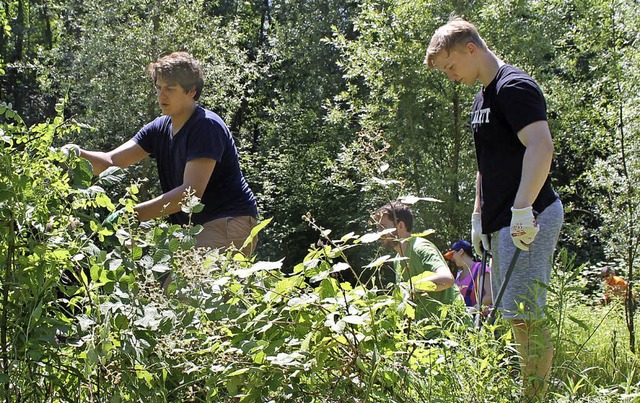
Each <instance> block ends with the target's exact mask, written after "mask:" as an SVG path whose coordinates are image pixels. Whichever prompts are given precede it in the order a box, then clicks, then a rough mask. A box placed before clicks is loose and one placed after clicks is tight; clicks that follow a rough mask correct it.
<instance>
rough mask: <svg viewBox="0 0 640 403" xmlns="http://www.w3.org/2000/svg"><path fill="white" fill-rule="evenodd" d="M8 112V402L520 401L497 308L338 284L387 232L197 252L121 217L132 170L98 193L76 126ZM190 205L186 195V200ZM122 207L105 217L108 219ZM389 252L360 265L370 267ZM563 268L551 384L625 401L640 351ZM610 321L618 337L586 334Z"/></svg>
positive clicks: (113, 173) (185, 234)
mask: <svg viewBox="0 0 640 403" xmlns="http://www.w3.org/2000/svg"><path fill="white" fill-rule="evenodd" d="M7 110H9V109H7V108H6V107H5V109H4V110H3V113H4V118H5V123H2V126H1V127H0V130H1V132H0V137H1V139H2V143H1V144H2V147H1V148H0V158H1V164H0V170H1V172H0V173H1V175H0V185H1V187H0V189H1V190H0V217H1V218H2V223H1V227H0V231H1V232H2V239H3V240H4V242H2V243H0V265H1V266H0V275H1V276H2V293H1V294H0V303H1V304H2V317H1V318H0V339H1V341H2V343H1V347H2V350H1V351H0V354H1V359H0V367H1V369H2V370H1V371H0V384H1V385H2V394H3V397H4V399H5V401H17V402H23V401H24V402H36V401H37V402H54V401H56V402H58V401H60V402H69V401H82V402H133V401H145V402H165V401H189V402H193V401H216V402H218V401H220V402H268V401H278V402H353V401H359V402H365V401H372V402H373V401H375V402H409V401H411V402H413V401H425V402H426V401H429V402H456V401H474V402H475V401H491V402H509V401H517V400H518V398H519V396H518V391H519V379H518V377H519V370H518V359H517V355H516V353H515V350H514V348H513V344H512V343H513V341H512V338H511V333H510V332H509V330H508V329H507V328H505V327H504V324H501V322H500V321H499V322H498V324H497V325H486V326H484V327H483V328H482V329H480V330H475V329H474V327H473V325H472V317H471V316H470V314H469V313H468V312H467V311H466V309H465V307H464V304H463V303H462V302H461V301H456V303H454V304H453V305H450V306H443V307H442V310H441V312H440V315H439V316H438V317H429V318H427V319H423V320H418V321H416V320H415V310H414V302H413V300H414V299H413V295H414V293H415V290H411V288H410V286H408V285H407V284H389V285H380V286H376V285H374V284H378V282H376V281H372V282H368V283H367V286H364V285H363V284H360V283H356V284H354V285H352V284H351V283H347V282H341V281H340V278H341V273H342V272H344V271H353V272H354V276H355V277H356V278H357V273H361V272H362V269H363V268H360V267H352V265H351V264H350V263H349V261H348V259H347V257H346V256H347V255H348V254H347V253H346V252H347V251H348V250H350V249H353V248H362V247H365V246H366V245H368V244H371V243H373V242H375V241H377V239H378V238H379V236H380V234H377V233H369V234H363V235H357V234H354V233H350V234H347V235H344V236H343V237H341V238H340V239H331V238H330V237H329V234H330V231H328V230H325V229H322V228H319V227H317V226H316V228H318V230H319V231H320V233H321V235H322V236H323V237H324V238H325V239H326V242H325V244H324V245H322V246H314V247H312V248H310V250H309V252H308V254H307V256H306V257H305V258H304V259H303V261H302V262H300V263H298V264H297V265H295V268H294V271H293V273H289V274H285V273H283V271H282V270H281V268H282V264H283V263H282V262H283V260H276V261H257V260H256V259H255V258H254V259H249V260H248V259H245V258H244V257H243V256H242V255H240V254H236V253H234V252H233V251H229V252H228V253H226V254H222V255H221V254H219V253H218V252H217V251H211V250H199V249H194V236H195V235H196V234H197V233H198V231H199V230H200V227H198V226H195V227H191V226H186V227H179V226H175V225H168V224H166V223H163V222H158V223H155V225H154V226H149V225H145V224H139V223H137V222H136V221H135V220H133V219H132V214H131V213H132V206H133V205H134V204H135V203H136V197H137V196H136V194H137V190H138V186H137V184H135V183H134V184H131V185H129V186H128V188H127V192H126V194H125V195H124V196H123V197H121V198H119V200H118V201H117V202H114V201H112V199H111V197H109V196H108V195H107V193H106V190H105V189H106V188H107V187H108V186H109V185H110V184H112V183H115V182H122V181H123V180H125V179H126V175H125V173H124V172H122V171H121V170H118V169H110V170H107V171H105V173H103V174H102V175H101V176H100V177H98V178H92V176H91V169H90V168H91V167H90V166H89V165H88V163H87V162H86V161H84V160H82V159H79V158H77V157H67V156H65V155H63V153H62V152H60V151H59V150H58V149H56V148H54V147H52V144H53V142H54V139H55V138H56V136H57V135H58V134H59V133H60V132H61V131H64V130H78V126H77V125H76V124H75V123H74V122H71V121H70V122H64V121H62V118H61V117H59V118H56V119H55V120H54V121H53V122H47V123H44V124H41V125H37V126H34V127H31V128H26V127H24V125H22V123H21V122H20V121H19V118H17V117H16V116H14V115H13V114H10V113H7ZM59 112H60V114H61V116H62V110H61V106H60V110H59ZM11 119H14V120H11ZM197 208H198V205H197V201H194V200H191V199H185V202H184V204H183V209H185V211H187V212H189V211H195V210H192V209H197ZM118 210H119V211H122V212H123V214H121V215H120V216H119V218H118V219H117V220H115V221H114V222H113V223H106V222H105V221H103V220H102V218H103V217H105V216H106V215H108V214H110V213H112V212H114V211H118ZM307 220H309V222H310V223H311V222H313V218H312V217H310V216H308V217H307ZM268 224H269V220H265V221H264V222H263V223H262V224H261V226H259V227H258V228H257V229H256V232H258V231H260V230H261V229H262V228H263V227H265V226H267V225H268ZM389 259H390V258H389V257H388V256H387V257H380V258H378V259H376V260H374V261H373V262H371V263H370V264H369V265H367V266H368V267H367V269H368V270H369V271H373V276H380V275H381V267H382V266H383V263H385V262H387V261H388V260H389ZM557 270H558V271H557V273H556V276H555V278H556V281H554V283H553V284H552V285H551V287H550V289H549V291H550V305H549V307H550V309H549V317H550V323H551V324H552V325H553V329H554V331H555V336H556V348H557V359H556V369H555V371H554V374H553V377H554V383H553V385H552V388H551V391H550V393H551V395H550V396H552V397H553V398H557V399H558V400H567V399H569V398H570V399H572V400H583V401H592V400H590V399H599V401H613V399H614V398H615V399H619V398H626V399H631V398H633V396H635V395H634V393H635V394H637V393H638V391H639V390H640V387H638V380H637V375H636V373H635V369H634V368H635V367H636V366H637V359H636V358H635V357H634V356H632V355H631V354H629V353H627V352H626V351H624V350H623V349H622V347H621V346H622V345H623V343H621V342H620V338H622V336H621V334H618V333H616V331H615V329H616V326H617V324H618V323H619V318H618V315H617V314H612V313H609V314H607V313H606V312H605V311H602V312H603V313H604V314H605V316H603V317H602V319H601V322H600V323H596V322H595V321H596V320H597V316H596V315H593V314H592V307H585V306H584V305H582V304H580V303H579V300H578V299H577V298H572V297H573V296H574V295H577V294H579V293H580V287H579V282H580V281H581V278H580V271H581V270H582V267H577V268H576V267H574V266H573V265H572V263H571V261H570V259H569V258H568V256H567V255H566V253H565V254H561V256H560V259H559V264H558V267H557ZM169 273H173V281H172V282H171V284H170V286H169V287H168V288H167V290H166V291H165V290H163V287H162V286H161V283H162V281H164V279H165V278H166V276H167V275H168V274H169ZM612 312H617V311H612ZM603 324H606V325H603ZM605 329H606V331H607V332H611V331H613V332H614V333H613V336H612V337H608V338H606V341H597V340H601V339H600V338H596V337H594V336H595V335H597V334H600V332H603V331H604V330H605ZM609 335H611V333H609ZM611 347H613V348H614V349H613V351H615V354H611V349H610V348H611ZM614 370H615V371H622V372H621V374H620V375H614V376H611V375H610V372H611V371H614Z"/></svg>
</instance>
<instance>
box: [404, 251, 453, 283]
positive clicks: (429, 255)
mask: <svg viewBox="0 0 640 403" xmlns="http://www.w3.org/2000/svg"><path fill="white" fill-rule="evenodd" d="M414 248H415V249H417V250H416V252H417V253H419V254H420V258H421V260H422V264H423V267H422V268H421V269H422V270H420V272H425V271H430V272H433V273H434V274H433V275H431V276H429V277H425V278H424V279H423V280H426V281H431V282H433V283H434V284H435V285H436V291H443V290H446V289H447V288H451V287H453V284H454V280H453V274H451V270H450V269H449V266H447V262H446V261H445V260H444V257H442V254H441V253H440V252H439V251H438V250H437V248H436V246H435V245H433V244H431V245H430V244H426V243H425V244H423V245H414ZM415 274H417V273H414V274H413V275H415Z"/></svg>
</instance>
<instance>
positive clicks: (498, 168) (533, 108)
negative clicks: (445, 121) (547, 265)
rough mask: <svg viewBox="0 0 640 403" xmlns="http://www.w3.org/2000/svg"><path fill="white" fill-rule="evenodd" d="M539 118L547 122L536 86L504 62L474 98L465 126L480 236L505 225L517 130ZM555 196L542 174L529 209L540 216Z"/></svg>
mask: <svg viewBox="0 0 640 403" xmlns="http://www.w3.org/2000/svg"><path fill="white" fill-rule="evenodd" d="M541 120H545V121H546V120H547V105H546V102H545V99H544V96H543V94H542V91H541V90H540V87H538V85H537V84H536V82H535V81H534V80H533V79H532V78H531V77H530V76H529V75H528V74H526V73H525V72H523V71H522V70H519V69H517V68H515V67H513V66H511V65H509V64H505V65H503V66H501V67H500V69H499V70H498V73H497V74H496V77H495V78H494V79H493V81H492V82H491V83H490V84H489V85H488V86H487V87H486V88H484V89H483V90H482V91H480V92H479V93H478V95H477V96H476V99H475V102H474V103H473V108H472V114H471V127H472V130H473V137H474V141H475V147H476V158H477V161H478V170H479V171H480V174H481V175H482V186H481V189H480V190H481V203H482V204H481V211H482V232H483V233H485V234H489V233H492V232H495V231H498V230H500V229H501V228H504V227H508V226H509V225H510V223H511V207H512V206H513V202H514V200H515V198H516V193H517V192H518V188H519V186H520V179H521V176H522V163H523V158H524V153H525V151H526V147H525V146H524V145H523V144H522V143H521V142H520V139H518V132H519V131H520V130H522V129H523V128H525V127H526V126H528V125H529V124H531V123H534V122H538V121H541ZM557 198H558V195H557V194H556V193H555V192H554V191H553V189H552V187H551V181H550V178H549V176H547V179H546V181H545V182H544V185H543V186H542V189H541V190H540V193H538V196H537V198H536V200H535V201H534V203H533V209H534V210H535V211H536V212H538V213H541V212H542V211H543V210H544V209H545V208H546V207H547V206H548V205H550V204H551V203H553V202H554V201H555V200H556V199H557Z"/></svg>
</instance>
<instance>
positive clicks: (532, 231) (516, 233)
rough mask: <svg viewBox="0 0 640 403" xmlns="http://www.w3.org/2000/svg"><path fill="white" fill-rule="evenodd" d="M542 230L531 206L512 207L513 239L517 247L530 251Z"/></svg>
mask: <svg viewBox="0 0 640 403" xmlns="http://www.w3.org/2000/svg"><path fill="white" fill-rule="evenodd" d="M538 231H540V228H538V224H536V219H535V218H534V217H533V208H532V207H531V206H529V207H524V208H513V207H511V240H512V241H513V244H514V245H516V247H518V248H520V249H522V250H525V251H528V250H529V245H531V243H532V242H533V240H534V239H535V237H536V235H537V234H538Z"/></svg>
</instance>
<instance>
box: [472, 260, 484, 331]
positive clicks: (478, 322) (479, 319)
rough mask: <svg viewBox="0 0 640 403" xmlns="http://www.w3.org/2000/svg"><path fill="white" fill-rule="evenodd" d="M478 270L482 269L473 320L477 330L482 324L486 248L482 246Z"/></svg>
mask: <svg viewBox="0 0 640 403" xmlns="http://www.w3.org/2000/svg"><path fill="white" fill-rule="evenodd" d="M480 270H482V271H481V272H480V293H479V296H478V299H477V300H476V304H477V305H478V311H477V312H476V320H475V324H476V329H478V330H479V329H480V326H482V300H483V299H484V278H485V273H486V271H487V250H486V249H485V248H484V247H483V248H482V263H481V266H480ZM472 281H474V282H475V279H473V280H472Z"/></svg>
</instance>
